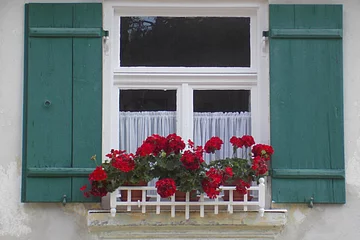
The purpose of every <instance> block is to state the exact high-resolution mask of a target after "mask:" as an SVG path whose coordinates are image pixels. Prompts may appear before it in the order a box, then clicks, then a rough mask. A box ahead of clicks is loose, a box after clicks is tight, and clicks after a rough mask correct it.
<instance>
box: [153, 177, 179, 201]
mask: <svg viewBox="0 0 360 240" xmlns="http://www.w3.org/2000/svg"><path fill="white" fill-rule="evenodd" d="M155 187H156V191H157V193H158V194H159V195H160V196H161V197H162V198H168V197H170V196H172V195H174V193H175V192H176V185H175V181H174V179H172V178H164V179H160V180H158V181H157V182H156V184H155Z"/></svg>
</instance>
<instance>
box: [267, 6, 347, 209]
mask: <svg viewBox="0 0 360 240" xmlns="http://www.w3.org/2000/svg"><path fill="white" fill-rule="evenodd" d="M341 32H342V6H341V5H276V4H275V5H270V34H269V36H270V38H269V39H270V115H271V116H270V117H271V124H270V125H271V144H272V145H273V147H274V149H275V153H274V155H273V158H272V168H273V171H272V172H273V175H272V200H273V201H274V202H307V201H309V199H310V198H314V202H315V203H316V202H318V203H343V202H345V181H344V175H345V174H344V149H343V145H344V136H343V95H342V94H343V81H342V38H341Z"/></svg>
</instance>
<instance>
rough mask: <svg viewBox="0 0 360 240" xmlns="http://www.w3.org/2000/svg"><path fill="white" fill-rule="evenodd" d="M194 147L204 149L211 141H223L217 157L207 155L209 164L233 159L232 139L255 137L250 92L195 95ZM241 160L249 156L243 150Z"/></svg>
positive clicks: (239, 152)
mask: <svg viewBox="0 0 360 240" xmlns="http://www.w3.org/2000/svg"><path fill="white" fill-rule="evenodd" d="M193 134H194V143H195V145H202V146H204V145H205V143H206V141H207V140H209V139H210V138H211V137H214V136H217V137H220V138H221V139H222V140H223V142H224V144H223V146H222V149H221V150H220V151H217V152H216V153H215V154H211V155H210V154H206V155H205V160H206V161H207V162H209V161H211V160H214V159H223V158H226V157H231V156H232V154H233V148H232V146H231V144H230V142H229V140H230V138H231V137H232V136H237V137H241V136H243V135H251V116H250V91H249V90H196V91H194V133H193ZM236 155H237V156H239V157H244V158H246V157H247V156H248V152H246V151H245V149H244V150H242V149H239V150H238V151H237V152H236Z"/></svg>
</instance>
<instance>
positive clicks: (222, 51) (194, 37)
mask: <svg viewBox="0 0 360 240" xmlns="http://www.w3.org/2000/svg"><path fill="white" fill-rule="evenodd" d="M120 28H121V29H120V30H121V35H120V65H121V66H123V67H125V66H126V67H128V66H149V67H150V66H151V67H250V18H248V17H145V16H141V17H140V16H139V17H121V26H120Z"/></svg>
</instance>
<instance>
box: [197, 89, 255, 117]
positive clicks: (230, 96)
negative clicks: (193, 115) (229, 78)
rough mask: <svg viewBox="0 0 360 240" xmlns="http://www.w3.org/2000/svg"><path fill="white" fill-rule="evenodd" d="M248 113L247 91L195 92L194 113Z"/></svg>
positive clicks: (248, 98)
mask: <svg viewBox="0 0 360 240" xmlns="http://www.w3.org/2000/svg"><path fill="white" fill-rule="evenodd" d="M245 111H250V91H249V90H195V91H194V112H245Z"/></svg>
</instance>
